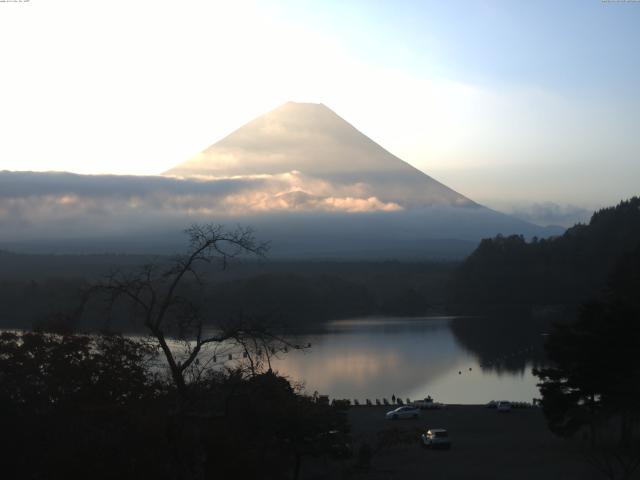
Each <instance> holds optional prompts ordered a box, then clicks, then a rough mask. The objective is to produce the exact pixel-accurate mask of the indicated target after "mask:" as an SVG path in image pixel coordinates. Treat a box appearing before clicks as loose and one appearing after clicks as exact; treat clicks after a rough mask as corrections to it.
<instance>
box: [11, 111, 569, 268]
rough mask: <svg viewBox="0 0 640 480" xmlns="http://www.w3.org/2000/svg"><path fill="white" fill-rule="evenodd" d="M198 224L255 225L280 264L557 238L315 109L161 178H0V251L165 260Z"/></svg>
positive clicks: (256, 124)
mask: <svg viewBox="0 0 640 480" xmlns="http://www.w3.org/2000/svg"><path fill="white" fill-rule="evenodd" d="M196 222H214V223H226V224H230V225H235V224H242V225H250V226H253V227H255V229H256V231H257V236H258V237H259V238H260V239H262V240H269V241H270V242H271V245H272V250H271V255H272V256H274V257H287V258H310V257H311V258H360V259H370V258H424V257H431V258H434V257H438V258H459V257H461V256H464V255H467V254H468V253H470V252H471V251H472V250H473V248H475V245H476V244H477V242H478V241H479V240H480V239H481V238H484V237H490V236H494V235H496V234H498V233H503V234H513V233H517V234H523V235H525V236H533V235H537V236H540V237H543V236H547V235H550V234H552V233H558V232H556V231H553V232H552V231H549V230H546V229H543V228H540V227H537V226H536V225H532V224H530V223H527V222H523V221H521V220H518V219H515V218H513V217H509V216H507V215H503V214H501V213H498V212H495V211H493V210H490V209H488V208H485V207H483V206H481V205H478V204H476V203H474V202H473V201H471V200H469V199H468V198H466V197H464V196H463V195H460V194H459V193H457V192H455V191H453V190H451V189H450V188H448V187H446V186H445V185H442V184H441V183H439V182H437V181H436V180H434V179H432V178H431V177H429V176H428V175H425V174H424V173H422V172H421V171H419V170H417V169H415V168H413V167H412V166H411V165H409V164H407V163H406V162H403V161H402V160H400V159H399V158H397V157H395V156H394V155H392V154H390V153H389V152H387V151H386V150H385V149H383V148H382V147H380V146H379V145H378V144H376V143H375V142H373V141H372V140H370V139H369V138H367V137H366V136H365V135H363V134H362V133H360V132H358V131H357V130H356V129H355V128H354V127H352V126H351V125H349V124H348V123H347V122H346V121H344V120H343V119H341V118H340V117H339V116H337V115H336V114H335V113H333V112H332V111H331V110H329V109H328V108H327V107H325V106H323V105H316V104H305V103H302V104H301V103H287V104H285V105H283V106H281V107H279V108H277V109H275V110H273V111H272V112H270V113H267V114H265V115H263V116H261V117H259V118H257V119H255V120H253V121H252V122H249V123H248V124H247V125H245V126H243V127H241V128H240V129H238V130H236V131H235V132H234V133H232V134H231V135H229V136H228V137H226V138H224V139H223V140H221V141H220V142H218V143H216V144H215V145H212V146H211V147H209V148H207V149H206V150H204V151H203V152H202V153H200V154H198V155H196V156H195V157H194V158H192V159H190V160H187V161H186V162H184V163H182V164H180V165H178V166H177V167H175V168H173V169H171V170H169V171H167V172H165V174H164V175H163V176H147V177H142V176H114V175H75V174H70V173H63V172H48V173H35V172H0V248H9V249H13V250H22V251H25V250H26V251H34V250H37V251H46V252H53V251H55V252H77V251H82V252H104V251H110V252H140V253H150V252H165V251H167V250H169V251H174V250H175V249H176V248H180V247H181V245H182V242H183V240H184V237H183V236H182V235H181V232H182V230H183V229H184V228H185V227H187V226H189V225H190V224H192V223H196Z"/></svg>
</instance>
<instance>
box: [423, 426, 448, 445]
mask: <svg viewBox="0 0 640 480" xmlns="http://www.w3.org/2000/svg"><path fill="white" fill-rule="evenodd" d="M421 439H422V445H424V446H425V447H429V448H446V449H449V448H451V439H450V438H449V432H447V431H446V430H445V429H444V428H430V429H428V430H427V431H426V432H425V433H423V434H422V435H421Z"/></svg>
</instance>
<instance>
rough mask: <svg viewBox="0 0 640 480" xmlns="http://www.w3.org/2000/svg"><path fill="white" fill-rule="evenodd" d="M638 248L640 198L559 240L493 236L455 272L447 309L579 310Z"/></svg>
mask: <svg viewBox="0 0 640 480" xmlns="http://www.w3.org/2000/svg"><path fill="white" fill-rule="evenodd" d="M638 245H640V198H639V197H633V198H631V199H630V200H627V201H623V202H620V203H619V204H618V205H616V206H615V207H610V208H604V209H602V210H599V211H597V212H595V213H594V214H593V216H592V217H591V220H590V222H589V223H588V224H587V225H584V224H577V225H575V226H574V227H572V228H570V229H568V230H567V231H566V232H565V233H564V234H563V235H561V236H558V237H552V238H549V239H533V240H532V241H529V242H528V241H526V240H525V239H524V238H523V237H522V236H519V235H512V236H502V235H500V236H496V237H494V238H491V239H485V240H482V242H480V245H479V246H478V248H476V249H475V251H474V252H473V253H472V254H471V255H470V256H469V257H468V258H467V259H466V260H465V261H464V262H463V263H462V264H461V266H460V267H459V268H458V269H457V271H456V273H455V275H454V279H453V280H452V285H451V303H453V304H455V305H458V306H462V307H463V308H466V309H468V310H470V311H476V312H477V311H478V309H487V308H491V307H493V306H496V305H503V306H507V305H508V306H519V307H529V306H531V305H577V304H579V303H581V302H582V301H584V300H585V299H586V298H587V297H589V296H591V295H594V294H597V293H598V292H600V291H601V290H602V288H603V287H604V286H605V282H606V279H607V276H608V274H609V273H610V271H611V269H612V267H613V266H614V265H615V264H616V263H617V262H618V261H619V259H620V258H621V257H622V256H623V255H626V254H629V253H630V252H632V251H633V250H634V249H635V248H637V246H638Z"/></svg>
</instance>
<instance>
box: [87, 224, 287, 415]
mask: <svg viewBox="0 0 640 480" xmlns="http://www.w3.org/2000/svg"><path fill="white" fill-rule="evenodd" d="M185 233H187V234H188V236H189V248H188V251H187V253H186V254H184V255H181V256H178V257H175V258H174V259H173V260H172V261H171V262H169V263H164V264H159V263H156V264H147V265H143V266H141V267H140V268H139V269H137V270H134V271H129V272H123V271H117V272H113V273H112V274H110V275H109V276H108V277H107V279H106V280H105V281H104V282H103V283H101V284H99V285H96V286H94V287H93V290H98V291H100V292H106V294H107V298H108V301H109V305H110V307H111V308H113V306H114V305H115V304H116V302H119V301H123V300H124V301H125V302H127V303H129V304H130V306H131V307H132V312H133V316H134V319H135V320H136V321H137V322H138V323H141V324H142V325H143V326H144V327H145V329H146V330H147V331H148V332H149V333H150V335H151V336H152V337H154V338H155V339H156V340H157V342H158V345H159V347H160V349H161V350H162V352H163V354H164V357H165V359H166V361H167V365H168V368H169V372H170V374H171V378H172V381H173V383H174V385H175V387H176V390H177V393H178V400H179V408H182V407H184V405H185V401H186V400H187V397H188V383H189V382H188V378H189V377H188V376H189V373H190V372H191V373H193V372H192V370H193V368H195V367H198V368H199V369H202V368H205V366H206V365H208V364H209V363H211V358H209V359H207V360H206V361H202V360H201V358H199V357H200V356H201V354H202V353H203V349H204V347H205V346H207V345H210V344H217V345H221V344H224V343H225V342H227V343H230V344H234V345H236V346H238V347H239V348H241V351H243V352H244V357H245V358H249V360H253V358H254V357H255V355H256V354H257V353H258V352H260V351H261V349H262V350H264V351H265V352H274V351H275V348H276V347H274V346H273V344H274V342H275V341H279V340H280V339H279V338H278V337H276V336H275V335H274V334H273V333H272V332H270V331H269V329H268V328H267V327H266V326H265V325H264V324H261V323H260V322H257V321H255V320H250V319H246V318H234V319H226V320H225V321H224V322H221V323H218V324H217V325H216V326H215V328H211V329H206V328H205V323H206V322H205V321H206V320H207V319H205V318H204V316H205V314H204V313H203V312H202V308H201V305H200V304H199V303H198V302H197V301H195V300H194V298H193V295H194V291H193V290H194V288H192V287H194V286H198V287H202V285H203V283H204V282H203V272H202V267H203V266H206V265H208V264H211V263H213V262H217V263H218V264H219V265H220V267H221V268H223V269H224V268H226V267H227V266H228V264H229V262H230V261H231V260H232V259H234V258H236V257H238V256H241V255H253V256H257V257H261V256H264V254H265V253H266V251H267V249H268V245H267V244H266V243H259V242H257V241H256V240H255V238H254V235H253V232H252V230H251V229H249V228H240V227H238V228H236V229H235V230H227V229H225V228H224V227H223V226H221V225H211V224H208V225H193V226H192V227H190V228H189V229H187V230H186V231H185ZM190 287H191V288H190ZM170 339H173V340H174V341H179V342H181V344H182V346H183V350H182V351H181V352H176V351H174V350H175V349H174V350H172V348H171V345H170V343H171V340H170ZM282 342H284V341H282ZM283 345H284V343H283ZM249 346H252V347H254V348H253V349H252V350H249ZM278 348H282V349H284V348H286V347H283V346H279V347H278ZM249 353H251V357H249ZM267 354H268V353H267ZM251 365H253V366H254V365H255V364H254V363H253V362H252V363H251Z"/></svg>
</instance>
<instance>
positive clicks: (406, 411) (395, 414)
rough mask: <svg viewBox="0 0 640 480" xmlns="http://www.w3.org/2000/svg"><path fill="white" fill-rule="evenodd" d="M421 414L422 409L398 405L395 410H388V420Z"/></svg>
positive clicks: (416, 416) (415, 416)
mask: <svg viewBox="0 0 640 480" xmlns="http://www.w3.org/2000/svg"><path fill="white" fill-rule="evenodd" d="M419 415H420V409H419V408H416V407H412V406H410V405H406V406H404V407H398V408H396V409H395V410H391V411H390V412H387V415H386V417H387V420H398V419H399V418H418V416H419Z"/></svg>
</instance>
